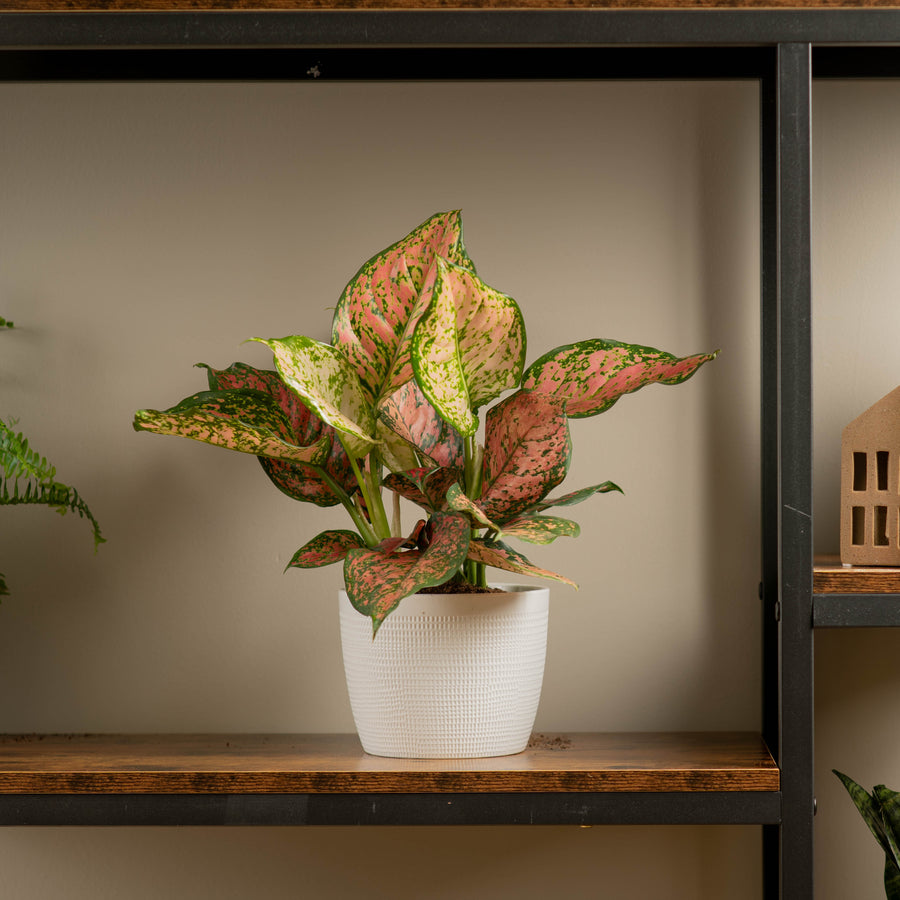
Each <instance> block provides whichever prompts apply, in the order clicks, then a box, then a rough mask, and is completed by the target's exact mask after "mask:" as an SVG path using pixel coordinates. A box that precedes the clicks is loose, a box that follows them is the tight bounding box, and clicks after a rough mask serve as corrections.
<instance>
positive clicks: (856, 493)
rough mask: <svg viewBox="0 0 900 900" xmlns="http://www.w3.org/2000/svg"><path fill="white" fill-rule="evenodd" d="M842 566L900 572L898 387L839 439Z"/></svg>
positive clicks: (899, 419)
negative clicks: (891, 568) (897, 568)
mask: <svg viewBox="0 0 900 900" xmlns="http://www.w3.org/2000/svg"><path fill="white" fill-rule="evenodd" d="M841 562H842V563H844V565H854V566H900V387H897V388H895V389H894V390H893V391H891V392H890V393H889V394H887V395H886V396H884V397H882V398H881V399H880V400H879V401H878V402H877V403H876V404H875V405H874V406H871V407H869V409H867V410H866V411H865V412H864V413H863V414H862V415H860V416H857V418H855V419H854V420H853V421H852V422H851V423H850V424H849V425H847V426H846V427H845V428H844V431H843V434H842V435H841Z"/></svg>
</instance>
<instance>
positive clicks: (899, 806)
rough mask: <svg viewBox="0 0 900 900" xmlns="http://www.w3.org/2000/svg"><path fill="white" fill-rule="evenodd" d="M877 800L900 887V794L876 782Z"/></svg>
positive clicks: (873, 791)
mask: <svg viewBox="0 0 900 900" xmlns="http://www.w3.org/2000/svg"><path fill="white" fill-rule="evenodd" d="M872 793H873V795H874V797H875V802H876V803H877V804H878V806H879V808H880V809H881V821H882V824H883V825H884V833H885V837H886V838H887V841H888V846H889V847H890V852H889V853H888V854H887V856H888V857H889V861H890V862H891V863H892V864H893V868H894V869H895V870H896V873H897V874H896V877H897V879H898V885H897V886H898V888H900V846H898V844H900V794H898V793H897V792H896V791H892V790H890V789H889V788H886V787H885V786H884V785H883V784H876V785H875V787H874V788H872Z"/></svg>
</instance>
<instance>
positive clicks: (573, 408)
mask: <svg viewBox="0 0 900 900" xmlns="http://www.w3.org/2000/svg"><path fill="white" fill-rule="evenodd" d="M717 355H718V351H716V352H715V353H701V354H697V355H695V356H685V357H682V358H678V357H675V356H673V355H672V354H671V353H665V352H663V351H662V350H657V349H655V348H654V347H641V346H639V345H637V344H623V343H621V342H620V341H607V340H602V339H600V338H597V339H594V340H589V341H581V342H579V343H577V344H568V345H566V346H563V347H557V348H556V349H555V350H551V351H550V352H549V353H546V354H544V355H543V356H542V357H541V358H540V359H538V360H537V361H536V362H534V363H532V365H531V366H529V367H528V371H527V372H525V376H524V378H523V379H522V387H523V389H525V390H529V391H536V392H540V393H544V394H548V395H550V396H553V397H556V398H558V399H560V400H562V401H564V402H565V404H566V413H567V414H568V415H569V417H570V418H573V419H577V418H585V417H587V416H595V415H597V414H598V413H602V412H605V411H606V410H607V409H609V408H610V407H611V406H612V405H613V404H614V403H615V402H616V401H617V400H618V399H619V397H621V396H622V395H623V394H629V393H632V392H633V391H637V390H639V389H640V388H642V387H645V386H646V385H648V384H680V383H681V382H683V381H686V380H687V379H688V378H690V377H691V376H692V375H693V374H694V373H695V372H696V371H697V370H698V369H699V368H700V367H701V366H702V365H703V364H704V363H707V362H709V361H710V360H712V359H715V358H716V356H717Z"/></svg>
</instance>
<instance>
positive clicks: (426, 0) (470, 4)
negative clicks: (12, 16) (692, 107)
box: [0, 0, 900, 12]
mask: <svg viewBox="0 0 900 900" xmlns="http://www.w3.org/2000/svg"><path fill="white" fill-rule="evenodd" d="M898 7H900V0H0V12H121V11H129V12H177V11H187V12H204V11H213V10H218V11H223V10H228V11H235V12H265V11H268V10H279V11H291V10H305V9H316V10H325V9H340V10H350V9H368V10H373V9H423V10H426V9H892V8H898Z"/></svg>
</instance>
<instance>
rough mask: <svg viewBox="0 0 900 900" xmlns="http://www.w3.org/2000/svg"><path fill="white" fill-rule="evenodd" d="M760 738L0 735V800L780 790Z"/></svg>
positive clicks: (702, 735) (701, 735)
mask: <svg viewBox="0 0 900 900" xmlns="http://www.w3.org/2000/svg"><path fill="white" fill-rule="evenodd" d="M779 784H780V778H779V771H778V768H777V766H776V765H775V762H774V760H773V759H772V756H771V754H770V753H769V751H768V749H767V748H766V746H765V744H764V743H763V741H762V739H761V738H760V736H759V735H758V734H753V733H743V732H740V733H734V732H691V733H676V734H670V733H619V734H561V735H536V736H535V737H534V738H533V739H532V742H531V744H530V746H529V748H528V749H527V750H525V751H524V752H523V753H520V754H518V755H516V756H506V757H497V758H491V759H468V760H398V759H384V758H380V757H374V756H369V755H367V754H366V753H364V752H363V751H362V748H361V747H360V744H359V741H358V739H357V738H356V736H355V735H343V734H342V735H296V734H219V735H190V734H168V735H90V734H89V735H52V734H47V735H2V736H0V794H142V793H146V794H265V793H305V794H328V793H334V794H337V793H481V792H485V793H487V792H493V793H504V792H526V793H535V792H537V793H540V792H645V791H646V792H654V791H655V792H673V791H674V792H704V791H708V792H712V791H716V792H721V791H729V792H730V791H778V790H779Z"/></svg>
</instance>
